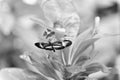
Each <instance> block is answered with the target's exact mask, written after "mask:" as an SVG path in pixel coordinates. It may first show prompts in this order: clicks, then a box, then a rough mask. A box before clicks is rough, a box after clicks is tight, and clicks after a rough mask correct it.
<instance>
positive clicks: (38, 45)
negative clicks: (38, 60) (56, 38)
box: [35, 42, 44, 49]
mask: <svg viewBox="0 0 120 80" xmlns="http://www.w3.org/2000/svg"><path fill="white" fill-rule="evenodd" d="M35 46H36V47H38V48H41V49H44V46H43V45H42V44H41V43H39V42H37V43H35Z"/></svg>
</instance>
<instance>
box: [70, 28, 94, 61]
mask: <svg viewBox="0 0 120 80" xmlns="http://www.w3.org/2000/svg"><path fill="white" fill-rule="evenodd" d="M91 30H92V29H91V28H89V29H87V30H86V31H84V32H82V33H81V34H79V35H78V36H77V38H76V39H75V41H74V42H73V46H71V47H72V49H71V50H70V56H71V60H72V58H73V56H74V53H75V52H76V51H77V49H78V46H79V45H80V44H81V43H82V42H83V41H84V40H87V39H89V38H91Z"/></svg>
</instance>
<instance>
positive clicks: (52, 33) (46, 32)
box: [43, 29, 55, 39]
mask: <svg viewBox="0 0 120 80" xmlns="http://www.w3.org/2000/svg"><path fill="white" fill-rule="evenodd" d="M53 35H55V32H54V31H52V30H50V29H47V31H45V32H44V33H43V36H45V37H46V39H47V38H49V37H52V36H53Z"/></svg>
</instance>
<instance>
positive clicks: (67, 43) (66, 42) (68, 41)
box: [63, 40, 72, 47]
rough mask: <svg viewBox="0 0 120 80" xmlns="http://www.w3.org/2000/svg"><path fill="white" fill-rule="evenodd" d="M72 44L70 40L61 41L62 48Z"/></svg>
mask: <svg viewBox="0 0 120 80" xmlns="http://www.w3.org/2000/svg"><path fill="white" fill-rule="evenodd" d="M71 44H72V41H70V40H63V46H64V47H69V46H70V45H71Z"/></svg>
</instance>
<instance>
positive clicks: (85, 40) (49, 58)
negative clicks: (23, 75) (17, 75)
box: [22, 19, 109, 80]
mask: <svg viewBox="0 0 120 80" xmlns="http://www.w3.org/2000/svg"><path fill="white" fill-rule="evenodd" d="M35 20H36V19H35ZM35 20H34V21H35ZM37 21H38V22H40V21H39V20H37ZM40 24H41V22H40ZM43 24H44V23H43ZM41 26H42V25H41ZM47 28H48V29H49V27H47ZM50 29H52V28H50ZM95 29H96V28H95V27H93V28H89V29H87V30H85V31H83V32H82V33H80V34H77V35H76V36H75V37H74V39H71V40H72V45H71V46H69V47H66V48H64V49H61V50H56V51H55V52H52V51H49V50H44V49H40V51H39V52H27V53H25V54H24V55H22V58H23V59H25V60H26V61H27V62H29V63H30V64H31V65H33V67H34V69H35V70H34V72H35V73H37V74H40V75H41V76H42V77H45V79H47V80H51V79H52V80H85V79H87V80H90V78H89V77H88V76H89V75H90V74H92V73H95V72H98V71H102V72H109V68H107V67H106V66H105V65H103V64H100V63H98V62H95V60H94V57H95V56H96V53H97V51H95V50H94V47H95V45H94V43H95V42H96V41H97V40H99V37H95V36H96V35H97V31H96V30H95ZM52 30H53V31H54V30H55V29H52ZM55 31H56V30H55ZM56 33H57V32H56ZM43 34H44V33H43ZM61 35H63V34H56V35H55V36H61ZM65 35H66V34H65ZM68 37H71V36H69V35H67V38H68ZM55 38H56V37H55ZM62 38H65V39H67V38H66V36H62V37H59V39H62ZM59 39H56V40H59ZM48 41H49V40H48ZM41 54H42V56H41Z"/></svg>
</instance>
